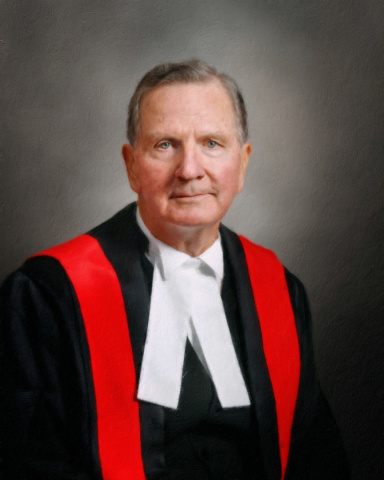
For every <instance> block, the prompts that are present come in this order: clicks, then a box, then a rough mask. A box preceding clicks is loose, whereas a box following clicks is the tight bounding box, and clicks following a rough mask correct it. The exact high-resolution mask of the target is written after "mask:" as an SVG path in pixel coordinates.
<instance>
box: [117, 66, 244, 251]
mask: <svg viewBox="0 0 384 480" xmlns="http://www.w3.org/2000/svg"><path fill="white" fill-rule="evenodd" d="M197 66H198V67H199V68H198V69H197V70H199V71H200V73H201V70H205V71H206V74H205V75H204V76H202V74H201V75H200V74H199V75H200V76H196V75H197V74H196V75H195V76H193V75H192V73H191V72H194V71H195V69H196V68H197ZM155 71H157V74H156V76H157V77H159V76H160V72H163V80H162V81H161V82H159V81H157V82H156V83H154V81H153V80H151V79H152V78H153V76H154V72H155ZM180 71H181V72H182V78H184V80H180V78H181V77H180V75H181V74H180ZM186 72H188V75H189V76H187V74H186ZM212 72H215V70H214V69H213V68H212V67H209V66H208V65H206V64H205V63H203V62H200V61H198V60H192V61H191V62H184V63H182V64H166V65H165V66H158V67H156V68H155V69H153V70H151V72H149V73H148V74H146V75H145V76H144V78H143V80H141V82H140V83H139V85H138V87H137V89H136V92H135V94H134V95H133V97H132V100H131V103H130V117H129V122H128V125H129V129H128V130H129V138H130V142H131V143H130V145H128V144H126V145H124V146H123V157H124V160H125V163H126V167H127V172H128V177H129V181H130V185H131V188H132V189H133V190H134V191H135V192H136V193H137V194H138V206H139V211H140V214H141V216H142V218H143V220H144V223H145V224H146V225H147V227H148V228H149V229H150V231H151V232H152V233H153V234H154V235H155V236H156V237H157V238H159V239H160V240H162V241H163V242H164V243H168V244H169V245H173V244H174V241H173V240H174V238H175V237H180V235H181V236H186V235H187V236H190V235H192V236H193V235H194V234H196V233H200V234H203V235H204V236H205V238H206V240H204V242H203V243H212V241H213V240H214V238H216V236H217V229H218V226H219V223H220V220H221V218H222V217H223V216H224V214H225V213H226V211H227V210H228V208H229V206H230V204H231V202H232V200H233V198H234V197H235V195H236V194H237V193H238V192H240V190H241V189H242V186H243V181H244V175H245V169H246V166H247V161H248V158H249V155H250V153H251V146H250V145H249V144H248V143H245V142H244V141H243V139H244V138H246V113H245V107H244V102H243V101H242V97H241V94H240V93H239V92H238V89H237V87H236V88H235V91H236V92H238V93H237V94H236V98H238V99H241V101H239V102H238V103H237V107H236V104H235V103H234V99H233V96H232V95H231V94H230V93H229V92H228V88H227V87H226V86H225V85H224V84H223V81H222V78H223V76H222V77H219V76H218V75H217V74H216V73H215V74H213V73H212ZM146 78H147V80H145V79H146ZM170 78H172V81H171V80H170ZM225 78H226V79H227V83H228V84H229V83H230V84H231V85H232V86H235V83H234V82H233V80H229V77H227V76H226V77H225ZM148 79H149V80H148ZM148 82H150V85H151V86H148ZM138 92H141V94H140V95H139V93H138ZM237 109H239V112H243V113H242V114H241V115H240V116H238V115H237V113H236V112H237ZM135 112H136V113H135ZM135 117H136V121H134V120H133V119H134V118H135ZM208 246H209V245H208Z"/></svg>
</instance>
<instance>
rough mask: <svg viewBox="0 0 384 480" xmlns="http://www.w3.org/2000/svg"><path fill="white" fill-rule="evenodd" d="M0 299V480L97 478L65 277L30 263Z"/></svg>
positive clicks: (86, 382)
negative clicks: (0, 479)
mask: <svg viewBox="0 0 384 480" xmlns="http://www.w3.org/2000/svg"><path fill="white" fill-rule="evenodd" d="M0 299H1V300H0V302H1V309H0V311H1V320H0V342H1V344H0V359H1V360H0V361H1V363H0V459H1V460H0V478H2V479H4V480H22V479H26V480H69V479H71V480H96V479H101V473H100V464H99V458H98V446H97V440H96V435H95V430H96V418H95V408H94V392H93V385H92V381H91V378H92V374H91V369H90V363H89V351H88V346H87V342H86V338H85V332H84V327H83V323H82V320H81V317H80V313H79V307H78V304H77V300H76V297H75V295H74V292H73V289H72V286H71V284H70V282H69V280H68V278H67V275H66V273H65V272H64V271H63V269H62V267H61V266H60V264H59V263H58V262H57V261H56V260H54V259H53V258H49V257H41V258H33V259H31V260H28V261H27V262H26V263H25V265H24V266H23V267H22V268H20V269H19V270H18V271H17V272H16V273H14V274H13V275H12V276H11V277H10V278H9V279H8V280H7V281H6V282H5V284H4V285H3V288H2V290H1V296H0Z"/></svg>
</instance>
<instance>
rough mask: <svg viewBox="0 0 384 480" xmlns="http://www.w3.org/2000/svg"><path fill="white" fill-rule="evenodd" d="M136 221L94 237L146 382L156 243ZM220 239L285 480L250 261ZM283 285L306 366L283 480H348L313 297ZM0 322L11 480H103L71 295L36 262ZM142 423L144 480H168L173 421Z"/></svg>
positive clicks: (267, 458) (270, 473)
mask: <svg viewBox="0 0 384 480" xmlns="http://www.w3.org/2000/svg"><path fill="white" fill-rule="evenodd" d="M134 213H135V206H134V205H131V206H129V207H126V208H125V209H124V210H122V211H121V212H119V213H118V214H117V215H116V216H115V217H113V218H112V219H111V220H109V221H108V222H106V223H104V224H103V225H101V226H100V227H98V228H96V229H94V230H93V231H92V232H91V234H92V235H93V236H94V237H95V238H97V239H98V240H99V242H100V244H101V245H102V248H103V250H104V252H105V253H106V255H107V257H108V258H109V260H110V261H111V263H112V265H113V266H114V268H115V269H116V272H117V275H118V278H119V281H120V283H121V286H122V292H123V297H124V301H125V305H126V309H127V313H128V322H129V331H130V336H131V343H132V349H133V355H134V361H135V369H136V372H139V371H140V362H141V357H142V353H143V348H144V342H145V335H146V328H147V321H148V313H149V299H150V282H149V281H148V278H150V276H151V265H150V264H148V262H146V261H145V256H144V255H143V252H145V250H146V247H147V240H146V238H145V236H144V235H143V234H142V233H141V231H140V229H139V228H138V226H137V224H136V222H135V219H134ZM221 236H222V243H223V247H224V253H225V255H226V259H227V260H228V264H229V265H231V268H232V277H233V285H234V289H235V296H236V298H237V299H238V308H239V329H238V331H239V332H240V335H239V338H238V339H237V340H236V341H237V342H238V344H239V345H241V348H240V352H241V353H240V356H239V358H240V361H241V366H242V368H243V369H244V371H245V378H246V381H247V383H248V387H249V391H250V393H251V397H252V404H253V409H254V413H253V415H254V418H255V421H256V422H257V425H258V428H259V441H260V448H261V454H262V458H263V463H264V465H265V469H266V477H267V478H268V480H279V479H280V466H279V450H278V437H277V428H276V413H275V405H274V398H273V392H272V389H271V384H270V380H269V376H268V371H267V368H266V364H265V359H264V355H263V348H262V342H261V334H260V328H259V325H258V319H257V314H256V311H255V308H254V301H253V297H252V292H251V287H250V282H249V279H248V274H247V266H246V263H245V258H244V252H243V250H242V247H241V244H240V241H239V238H238V237H237V235H235V234H234V233H233V232H231V231H229V230H228V229H226V228H225V227H221ZM143 259H144V260H143ZM286 277H287V283H288V287H289V292H290V297H291V301H292V306H293V310H294V313H295V318H296V324H297V329H298V333H299V342H300V351H301V361H302V370H301V378H300V390H299V398H298V403H297V408H296V412H295V417H294V425H293V433H292V443H291V452H290V456H289V462H288V469H287V474H286V480H308V479H311V480H320V479H322V480H323V479H335V480H336V479H338V480H339V479H340V480H343V479H347V478H349V477H348V473H347V467H346V461H345V453H344V450H343V447H342V444H341V439H340V435H339V433H338V430H337V427H336V425H335V422H334V419H333V417H332V414H331V412H330V410H329V407H328V405H327V403H326V402H325V400H324V398H323V396H322V394H321V391H320V389H319V386H318V383H317V380H316V374H315V368H314V360H313V351H312V342H311V330H310V316H309V310H308V303H307V299H306V296H305V291H304V289H303V287H302V285H301V284H300V282H299V281H298V280H297V279H296V278H295V277H294V276H293V275H291V274H289V273H288V272H286ZM224 300H225V299H224ZM1 315H2V316H1V322H0V339H1V350H0V358H1V365H0V388H1V397H0V398H1V405H0V435H1V437H0V442H1V451H0V457H1V458H2V461H1V463H0V473H1V475H2V476H3V477H2V478H5V479H7V480H16V479H17V480H21V479H25V480H35V479H36V480H37V479H39V480H40V479H41V480H51V479H52V480H53V479H55V480H56V479H57V480H61V479H62V480H69V479H71V480H100V479H101V473H100V465H99V459H98V453H97V437H96V431H95V425H96V424H95V403H94V392H93V384H92V374H91V370H90V364H89V351H88V346H87V342H86V338H85V332H84V326H83V323H82V319H81V316H80V313H79V306H78V303H77V300H76V297H75V295H74V292H73V288H72V286H71V284H70V282H69V280H68V278H67V276H66V274H65V272H64V271H63V270H62V268H61V267H60V265H59V264H58V262H56V261H55V260H54V259H52V258H46V257H38V258H33V259H31V260H28V261H27V262H26V263H25V265H24V266H23V267H21V268H20V269H19V270H18V271H17V272H15V273H14V274H13V275H12V276H11V277H10V278H9V279H8V280H7V281H6V282H5V285H4V287H3V288H2V291H1ZM231 333H232V330H231ZM190 354H192V355H193V349H191V352H189V353H188V355H190ZM195 360H196V359H195ZM192 361H193V360H192ZM195 365H196V363H195ZM197 365H199V363H197ZM140 422H141V431H142V455H143V459H144V466H145V473H146V476H147V478H148V480H160V479H162V480H164V479H166V478H167V474H166V473H165V456H164V450H165V449H164V422H165V414H164V409H163V408H162V407H158V406H156V405H151V404H145V403H144V402H140ZM168 425H169V424H168ZM168 433H169V432H168ZM255 452H257V446H256V449H255ZM256 456H257V454H256ZM255 458H256V457H255ZM218 463H219V462H218ZM207 474H208V475H209V473H207ZM195 478H197V477H196V476H195ZM200 478H204V477H200ZM208 478H211V477H209V476H208ZM220 478H222V477H220ZM223 478H225V477H223ZM251 478H252V477H251ZM186 480H187V479H186ZM248 480H249V479H248Z"/></svg>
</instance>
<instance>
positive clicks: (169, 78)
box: [127, 59, 248, 146]
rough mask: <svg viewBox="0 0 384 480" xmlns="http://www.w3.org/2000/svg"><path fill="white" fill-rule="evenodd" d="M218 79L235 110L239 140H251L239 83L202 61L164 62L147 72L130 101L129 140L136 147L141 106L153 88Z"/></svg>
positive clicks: (241, 142) (242, 141) (241, 141)
mask: <svg viewBox="0 0 384 480" xmlns="http://www.w3.org/2000/svg"><path fill="white" fill-rule="evenodd" d="M215 78H217V79H218V80H219V81H220V83H221V84H222V85H223V87H224V88H225V89H226V91H227V93H228V95H229V97H230V99H231V101H232V104H233V108H234V113H235V119H236V125H237V137H238V140H239V142H240V144H243V143H244V142H246V141H247V139H248V124H247V110H246V108H245V103H244V99H243V96H242V94H241V92H240V89H239V87H238V86H237V84H236V82H235V81H234V80H233V79H232V78H231V77H230V76H229V75H227V74H225V73H218V72H217V70H216V69H215V68H214V67H212V66H210V65H208V63H206V62H203V61H202V60H198V59H192V60H187V61H184V62H179V63H163V64H161V65H157V66H156V67H154V68H153V69H152V70H150V71H149V72H147V73H146V74H145V75H144V77H143V78H142V79H141V80H140V82H139V83H138V85H137V87H136V90H135V92H134V93H133V95H132V98H131V100H130V102H129V107H128V121H127V137H128V141H129V143H130V144H131V145H132V146H134V145H135V143H136V140H137V137H138V134H139V128H140V104H141V100H142V98H143V96H144V95H145V94H146V93H147V92H148V91H149V90H151V89H153V88H155V87H158V86H160V85H165V84H167V85H169V84H172V83H197V82H208V81H209V80H212V79H215Z"/></svg>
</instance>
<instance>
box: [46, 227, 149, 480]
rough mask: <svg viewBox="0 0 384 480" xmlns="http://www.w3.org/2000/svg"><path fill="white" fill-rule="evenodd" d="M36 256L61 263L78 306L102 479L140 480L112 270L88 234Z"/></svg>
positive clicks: (121, 310)
mask: <svg viewBox="0 0 384 480" xmlns="http://www.w3.org/2000/svg"><path fill="white" fill-rule="evenodd" d="M39 255H49V256H51V257H54V258H56V259H57V260H58V261H59V262H60V263H61V265H62V266H63V267H64V269H65V271H66V272H67V274H68V276H69V278H70V280H71V282H72V284H73V287H74V289H75V291H76V295H77V298H78V301H79V304H80V309H81V313H82V316H83V320H84V324H85V330H86V334H87V339H88V344H89V350H90V356H91V365H92V373H93V382H94V387H95V396H96V410H97V430H98V442H99V455H100V462H101V469H102V474H103V479H104V480H128V479H135V480H141V479H143V480H144V479H145V475H144V470H143V464H142V458H141V444H140V420H139V405H138V402H137V401H135V392H136V380H135V369H134V364H133V357H132V348H131V341H130V338H129V331H128V324H127V317H126V311H125V306H124V301H123V297H122V293H121V288H120V283H119V280H118V278H117V275H116V273H115V270H114V269H113V267H112V265H111V264H110V263H109V261H108V259H107V258H106V257H105V255H104V253H103V251H102V249H101V247H100V245H99V243H98V242H97V240H95V239H94V238H93V237H91V236H89V235H81V236H80V237H77V238H75V239H74V240H71V241H69V242H67V243H64V244H63V245H59V246H57V247H54V248H51V249H49V250H46V251H45V252H42V253H41V254H39Z"/></svg>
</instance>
